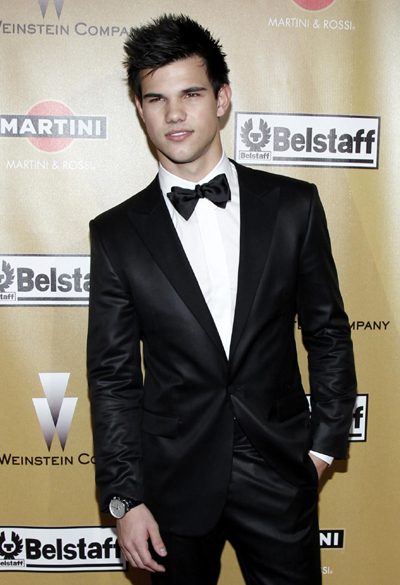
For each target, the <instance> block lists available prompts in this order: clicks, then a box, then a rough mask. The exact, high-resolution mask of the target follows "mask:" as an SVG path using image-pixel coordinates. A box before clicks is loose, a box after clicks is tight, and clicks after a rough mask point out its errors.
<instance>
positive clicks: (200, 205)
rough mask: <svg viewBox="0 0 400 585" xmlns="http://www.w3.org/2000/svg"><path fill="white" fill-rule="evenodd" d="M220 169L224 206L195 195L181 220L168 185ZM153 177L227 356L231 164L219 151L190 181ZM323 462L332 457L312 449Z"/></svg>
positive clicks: (233, 256) (235, 214)
mask: <svg viewBox="0 0 400 585" xmlns="http://www.w3.org/2000/svg"><path fill="white" fill-rule="evenodd" d="M222 173H224V174H225V175H226V177H227V179H228V183H229V187H230V190H231V200H230V201H228V203H227V204H226V208H224V209H223V208H220V207H217V206H216V205H214V203H212V202H211V201H209V200H208V199H205V198H204V199H199V200H198V202H197V205H196V207H195V210H194V212H193V214H192V215H191V216H190V218H189V219H188V220H185V219H184V218H183V217H182V216H181V215H180V214H179V213H178V212H177V211H176V209H175V207H174V206H173V205H172V203H171V202H170V200H169V199H168V197H167V193H170V191H171V189H172V187H178V186H179V187H183V188H185V189H194V188H195V186H196V185H202V184H203V183H207V182H208V181H211V179H213V178H214V177H216V176H217V175H220V174H222ZM159 181H160V187H161V191H162V194H163V196H164V199H165V203H166V205H167V208H168V211H169V213H170V215H171V219H172V223H173V224H174V226H175V229H176V231H177V234H178V236H179V239H180V241H181V243H182V246H183V249H184V251H185V253H186V256H187V258H188V260H189V263H190V265H191V267H192V270H193V272H194V274H195V276H196V279H197V282H198V283H199V286H200V289H201V292H202V293H203V296H204V299H205V301H206V303H207V305H208V308H209V310H210V313H211V315H212V317H213V319H214V323H215V325H216V327H217V330H218V333H219V336H220V338H221V341H222V345H223V346H224V349H225V353H226V355H227V357H228V358H229V347H230V343H231V336H232V327H233V318H234V314H235V304H236V293H237V281H238V269H239V249H240V245H239V241H240V192H239V181H238V177H237V172H236V168H235V167H234V165H233V164H232V163H231V162H229V160H228V158H227V156H226V155H225V153H223V154H222V157H221V159H220V161H219V163H218V164H217V166H215V167H214V168H213V170H212V171H211V172H210V173H208V175H207V176H206V177H204V178H203V179H201V180H200V181H198V182H197V183H192V182H190V181H186V180H185V179H182V178H180V177H177V176H175V175H173V174H172V173H170V172H169V171H167V170H166V169H165V168H164V167H163V166H162V165H161V163H160V164H159ZM310 453H314V454H315V455H317V457H319V458H320V459H323V460H324V461H326V463H328V464H329V465H330V464H331V463H332V460H333V458H332V457H329V456H327V455H322V454H320V453H317V452H315V451H310Z"/></svg>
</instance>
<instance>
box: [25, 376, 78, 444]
mask: <svg viewBox="0 0 400 585" xmlns="http://www.w3.org/2000/svg"><path fill="white" fill-rule="evenodd" d="M39 376H40V381H41V383H42V387H43V390H44V393H45V395H46V398H32V401H33V404H34V406H35V410H36V414H37V417H38V419H39V424H40V426H41V428H42V432H43V436H44V440H45V441H46V445H47V448H48V450H49V451H50V447H51V443H52V442H53V437H54V433H55V432H57V435H58V438H59V441H60V444H61V447H62V450H63V451H64V447H65V443H66V442H67V438H68V433H69V429H70V427H71V423H72V417H73V416H74V411H75V406H76V403H77V401H78V399H77V398H64V396H65V391H66V389H67V384H68V379H69V374H39Z"/></svg>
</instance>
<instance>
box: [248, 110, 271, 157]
mask: <svg viewBox="0 0 400 585" xmlns="http://www.w3.org/2000/svg"><path fill="white" fill-rule="evenodd" d="M259 129H260V132H251V131H252V130H253V119H252V118H250V119H249V120H247V122H245V123H244V125H243V126H242V128H241V129H240V130H241V132H240V137H241V139H242V142H243V143H244V144H245V145H246V146H247V147H248V148H250V151H253V152H259V151H260V150H261V149H262V148H263V147H264V146H266V145H267V144H268V142H269V141H270V140H271V128H270V127H269V126H268V124H267V122H264V120H263V119H262V118H261V119H260V124H259ZM250 132H251V134H250Z"/></svg>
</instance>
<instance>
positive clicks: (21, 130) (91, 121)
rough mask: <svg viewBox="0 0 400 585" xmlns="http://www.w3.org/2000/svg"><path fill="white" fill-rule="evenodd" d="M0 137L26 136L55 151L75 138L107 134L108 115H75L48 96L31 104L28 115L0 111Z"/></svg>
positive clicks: (42, 148) (99, 137) (36, 145)
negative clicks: (37, 102)
mask: <svg viewBox="0 0 400 585" xmlns="http://www.w3.org/2000/svg"><path fill="white" fill-rule="evenodd" d="M0 138H27V139H28V140H29V142H31V144H33V146H35V147H36V148H38V149H39V150H42V151H44V152H58V151H60V150H64V149H65V148H67V146H69V145H70V144H71V143H72V142H73V140H74V139H76V138H77V139H84V140H85V139H86V140H87V139H92V140H93V139H105V138H107V118H106V117H105V116H75V115H74V114H73V112H72V111H71V110H70V108H69V107H68V106H66V105H65V104H62V103H61V102H56V101H52V100H49V101H44V102H40V103H39V104H36V105H35V106H33V108H31V109H30V110H29V112H28V114H27V115H22V114H4V115H3V114H1V115H0Z"/></svg>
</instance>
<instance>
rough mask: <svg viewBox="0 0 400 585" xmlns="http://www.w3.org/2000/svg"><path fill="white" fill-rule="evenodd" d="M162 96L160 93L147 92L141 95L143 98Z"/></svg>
mask: <svg viewBox="0 0 400 585" xmlns="http://www.w3.org/2000/svg"><path fill="white" fill-rule="evenodd" d="M162 97H164V96H163V94H162V93H153V92H149V93H146V94H145V95H144V96H143V99H144V98H162Z"/></svg>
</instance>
